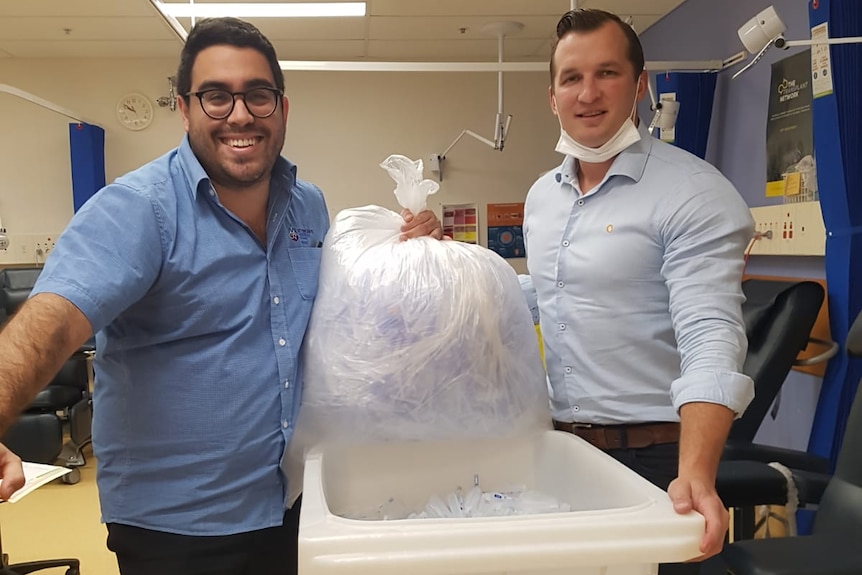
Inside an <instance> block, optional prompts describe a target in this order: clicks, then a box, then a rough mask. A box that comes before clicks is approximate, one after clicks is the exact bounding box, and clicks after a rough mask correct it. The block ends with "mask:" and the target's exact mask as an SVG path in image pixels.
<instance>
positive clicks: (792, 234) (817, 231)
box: [751, 202, 826, 256]
mask: <svg viewBox="0 0 862 575" xmlns="http://www.w3.org/2000/svg"><path fill="white" fill-rule="evenodd" d="M751 215H752V217H754V221H755V231H756V232H759V233H760V234H761V237H760V239H758V240H757V241H756V242H755V243H754V245H753V246H752V249H751V253H752V254H753V255H785V256H822V255H825V254H826V228H825V226H824V225H823V214H822V213H821V211H820V202H800V203H796V204H781V205H777V206H764V207H760V208H751ZM764 234H765V235H764ZM770 234H771V237H769V235H770Z"/></svg>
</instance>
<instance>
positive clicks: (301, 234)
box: [288, 228, 317, 247]
mask: <svg viewBox="0 0 862 575" xmlns="http://www.w3.org/2000/svg"><path fill="white" fill-rule="evenodd" d="M313 235H314V230H310V229H305V228H290V231H289V232H288V236H289V237H290V239H291V240H293V241H295V242H299V245H301V246H306V247H308V246H312V245H317V244H316V243H312V236H313Z"/></svg>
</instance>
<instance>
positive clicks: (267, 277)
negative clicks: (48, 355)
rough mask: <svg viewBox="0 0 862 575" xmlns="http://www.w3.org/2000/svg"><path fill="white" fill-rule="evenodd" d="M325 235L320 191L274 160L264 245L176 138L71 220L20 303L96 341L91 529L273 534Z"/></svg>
mask: <svg viewBox="0 0 862 575" xmlns="http://www.w3.org/2000/svg"><path fill="white" fill-rule="evenodd" d="M328 227H329V216H328V214H327V211H326V206H325V204H324V201H323V195H322V194H321V192H320V190H319V189H318V188H316V187H315V186H313V185H311V184H308V183H306V182H303V181H301V180H297V179H296V168H295V167H294V166H293V165H291V164H290V163H289V162H287V161H286V160H284V159H283V158H279V160H278V162H277V164H276V167H275V170H274V172H273V177H272V183H271V188H270V196H269V205H268V214H267V230H266V236H267V241H266V245H265V246H264V245H262V244H261V243H260V241H259V240H258V239H257V238H256V236H255V234H254V233H253V232H252V230H251V229H250V228H249V227H248V226H247V225H245V224H244V223H243V222H242V221H241V220H239V219H238V218H237V217H236V216H234V215H233V214H232V213H231V212H229V211H228V210H227V209H226V208H224V206H222V205H221V203H220V202H219V198H218V195H217V194H216V192H215V190H214V189H213V186H212V184H211V183H210V181H209V178H208V177H207V175H206V173H205V172H204V170H203V168H202V167H201V165H200V163H199V162H198V161H197V159H196V158H195V156H194V154H193V153H192V151H191V148H190V147H189V144H188V140H187V139H185V140H184V141H183V142H182V144H181V145H180V147H179V148H177V149H176V150H173V151H171V152H170V153H168V154H166V155H165V156H163V157H161V158H159V159H157V160H155V161H153V162H151V163H150V164H147V165H146V166H144V167H142V168H140V169H138V170H136V171H134V172H132V173H130V174H127V175H126V176H123V177H121V178H119V179H118V180H117V181H116V182H114V183H112V184H110V185H108V186H107V187H106V188H104V189H103V190H101V191H100V192H99V193H97V194H96V195H95V196H94V197H93V198H92V199H91V200H90V201H89V202H88V203H87V204H86V205H85V206H84V207H83V208H82V209H81V210H80V212H79V213H77V214H76V215H75V216H74V218H73V219H72V221H71V222H70V224H69V226H68V228H67V229H66V231H65V232H64V233H63V234H62V235H61V236H60V238H59V239H58V241H57V245H56V248H55V249H54V251H53V253H52V254H51V257H50V258H48V262H47V264H46V266H45V269H44V270H43V272H42V274H41V275H40V277H39V281H38V283H37V285H36V287H35V289H34V290H33V293H34V294H36V293H39V292H50V293H54V294H58V295H60V296H62V297H64V298H66V299H68V300H69V301H70V302H72V303H73V304H74V305H75V306H77V307H78V308H79V309H80V310H81V311H82V312H83V313H84V315H86V317H87V318H88V319H89V321H90V323H91V324H92V326H93V329H94V330H95V331H97V332H98V333H97V335H96V346H97V350H98V353H97V356H96V360H95V366H94V367H95V372H96V382H95V390H94V422H93V446H94V451H95V455H96V457H97V459H98V487H99V495H100V498H101V504H102V520H103V521H105V522H116V523H122V524H126V525H132V526H138V527H143V528H147V529H155V530H160V531H167V532H171V533H180V534H186V535H225V534H231V533H238V532H245V531H250V530H256V529H262V528H266V527H271V526H275V525H280V524H281V522H282V515H283V513H284V507H285V496H286V491H287V484H286V483H287V479H286V478H285V477H284V476H283V474H282V472H281V471H280V462H281V459H282V456H283V453H284V449H285V445H286V444H287V442H288V440H289V439H290V437H291V434H292V432H293V426H294V421H295V418H296V414H297V411H298V409H299V403H300V398H301V386H302V369H301V367H302V366H301V365H300V363H299V348H300V344H301V343H302V339H303V335H304V334H305V329H306V326H307V324H308V319H309V315H310V312H311V306H312V302H313V300H314V297H315V294H316V292H317V282H318V272H319V266H320V253H321V248H320V247H318V246H319V245H320V242H322V240H323V238H324V236H325V234H326V232H327V230H328Z"/></svg>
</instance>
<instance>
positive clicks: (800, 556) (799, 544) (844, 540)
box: [721, 533, 862, 575]
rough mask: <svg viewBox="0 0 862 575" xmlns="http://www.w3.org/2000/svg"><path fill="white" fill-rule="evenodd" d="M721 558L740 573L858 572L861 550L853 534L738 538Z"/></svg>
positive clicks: (860, 570)
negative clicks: (859, 550)
mask: <svg viewBox="0 0 862 575" xmlns="http://www.w3.org/2000/svg"><path fill="white" fill-rule="evenodd" d="M721 558H722V559H723V560H724V561H725V563H726V564H727V566H728V567H729V568H730V570H731V572H733V573H736V574H737V575H745V574H754V573H756V574H757V575H815V574H823V573H828V574H829V575H858V574H859V573H862V553H859V552H858V542H854V541H853V535H852V534H847V536H836V534H834V533H832V534H828V535H825V534H824V535H810V536H805V537H779V538H776V539H754V540H746V541H738V542H736V543H732V544H730V545H728V546H726V547H725V548H724V551H722V552H721Z"/></svg>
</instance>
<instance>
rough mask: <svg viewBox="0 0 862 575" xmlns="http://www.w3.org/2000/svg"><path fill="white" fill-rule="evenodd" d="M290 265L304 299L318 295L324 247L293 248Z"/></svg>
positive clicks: (290, 251)
mask: <svg viewBox="0 0 862 575" xmlns="http://www.w3.org/2000/svg"><path fill="white" fill-rule="evenodd" d="M288 253H289V254H290V265H291V267H292V268H293V277H294V278H295V279H296V285H297V286H298V287H299V295H301V296H302V299H305V300H312V299H314V297H315V296H316V295H317V284H318V280H319V278H320V257H321V255H322V254H323V249H322V248H307V247H297V248H291V249H290V250H289V252H288Z"/></svg>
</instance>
